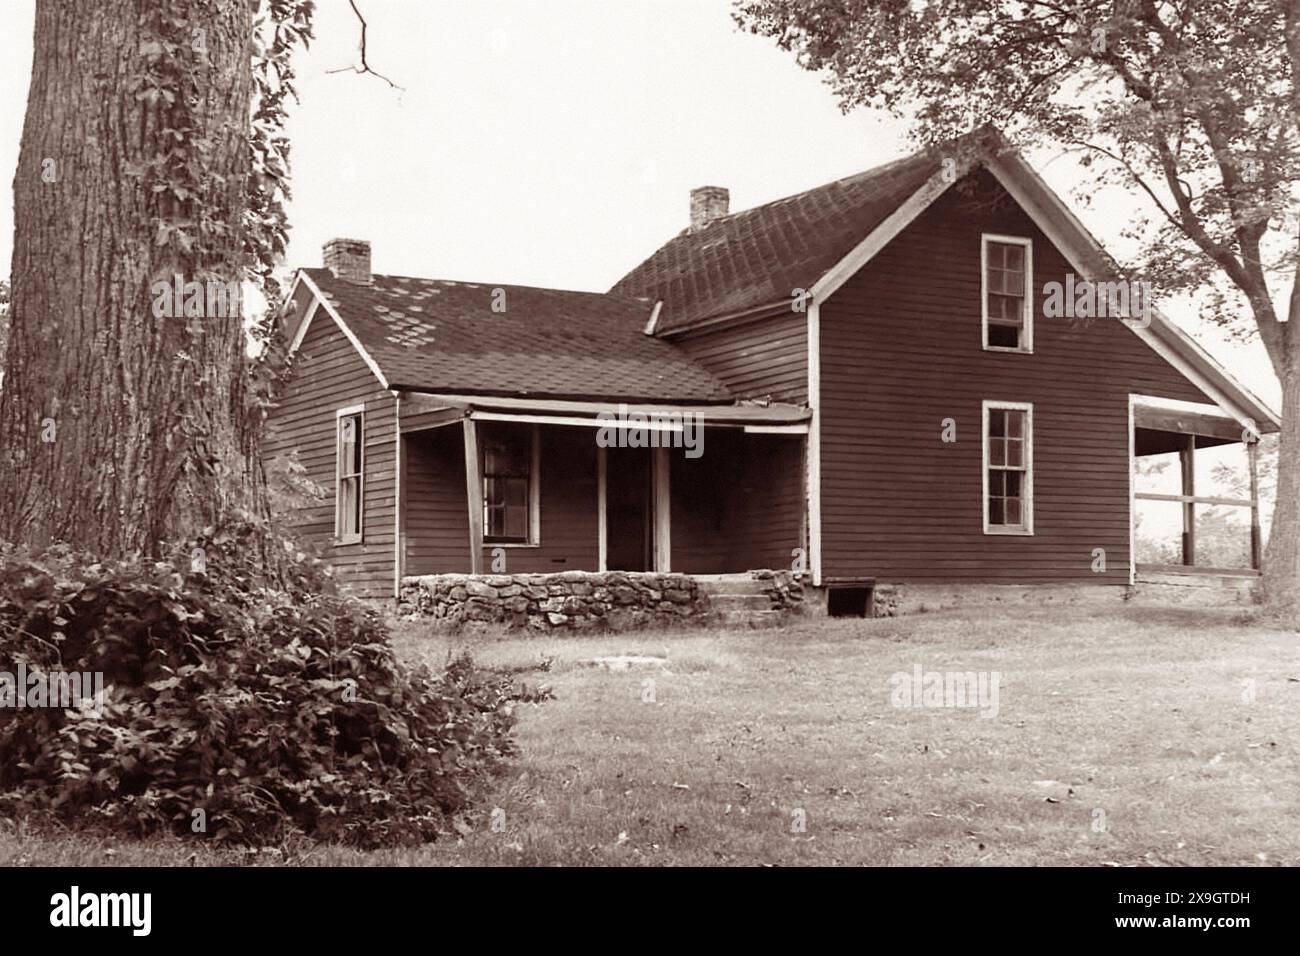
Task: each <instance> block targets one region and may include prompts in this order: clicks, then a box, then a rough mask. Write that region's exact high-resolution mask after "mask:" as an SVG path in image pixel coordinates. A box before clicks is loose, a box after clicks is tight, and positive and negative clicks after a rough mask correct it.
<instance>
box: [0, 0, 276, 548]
mask: <svg viewBox="0 0 1300 956" xmlns="http://www.w3.org/2000/svg"><path fill="white" fill-rule="evenodd" d="M251 14H252V5H251V4H250V3H249V2H247V0H187V2H180V0H39V2H38V3H37V6H36V25H35V53H34V57H33V64H32V79H31V88H30V91H29V94H28V101H27V114H26V121H25V124H24V127H23V136H22V145H21V149H20V154H19V163H18V170H17V174H16V176H15V179H14V213H15V235H14V253H13V265H12V272H11V280H12V312H11V329H10V341H9V348H8V354H7V356H6V360H5V375H4V379H3V387H2V389H0V539H8V540H11V541H19V542H23V543H27V544H30V545H33V546H36V547H41V546H44V545H47V544H50V543H52V542H66V543H68V544H71V545H73V546H75V547H79V548H84V549H87V550H90V551H92V552H93V553H95V554H98V555H102V556H120V555H124V554H130V553H136V552H143V553H146V554H148V553H157V552H158V551H159V550H160V548H161V547H162V546H163V544H164V543H166V542H169V541H177V540H181V539H183V538H185V537H187V536H189V535H190V534H192V533H194V532H195V531H196V530H199V529H202V528H204V527H207V526H210V525H214V524H217V523H219V522H221V521H222V520H224V519H225V518H227V517H229V516H230V515H231V514H232V513H234V512H235V511H237V510H240V509H242V508H245V507H247V506H248V505H249V504H250V503H251V502H252V501H253V500H255V497H256V490H255V489H256V488H257V486H258V480H257V476H258V475H260V471H261V469H260V466H259V464H258V459H257V449H256V436H255V430H254V429H253V427H252V424H251V420H250V418H249V417H248V415H247V414H246V413H245V405H246V400H245V399H246V396H245V390H246V388H247V379H246V375H245V372H246V359H245V336H244V331H243V321H242V319H241V317H240V316H239V315H238V314H237V311H238V310H235V311H236V314H234V315H224V316H223V315H215V314H211V312H209V313H208V314H205V315H203V316H202V317H199V318H195V317H190V318H185V317H183V316H182V317H169V316H163V317H156V316H155V310H154V305H155V298H156V297H155V295H154V294H153V292H152V291H151V286H152V285H153V283H154V282H155V281H158V280H166V281H172V278H173V276H175V275H180V276H182V280H183V281H197V282H201V283H202V282H204V281H206V280H209V279H211V280H214V281H226V282H238V281H239V280H240V278H241V277H242V266H241V265H240V262H241V255H242V251H241V248H242V243H243V240H242V236H243V218H244V211H245V207H246V189H247V181H246V177H247V176H248V175H249V172H248V171H249V161H248V134H249V123H250V113H249V107H250V93H251V89H252V74H251V59H250V52H249V43H250V38H251V34H252V25H251ZM160 36H161V37H162V38H163V39H164V40H165V41H167V44H166V45H165V46H164V47H159V46H158V43H157V41H158V40H159V37H160ZM173 41H174V42H175V43H177V44H179V46H178V47H176V49H179V50H180V53H179V54H178V56H179V57H180V61H181V62H182V63H183V65H184V66H185V72H184V73H183V74H182V75H181V76H179V78H176V81H175V85H174V87H173V88H172V89H171V93H172V98H171V99H170V100H169V98H168V96H167V94H166V93H165V92H163V91H165V90H167V89H168V83H170V82H171V81H170V80H169V79H168V78H167V77H166V76H164V77H163V79H162V81H161V90H157V91H156V93H155V94H153V95H151V94H149V86H148V83H144V85H142V76H145V77H147V76H148V74H149V73H150V70H154V71H155V73H154V80H155V84H154V85H155V87H157V86H158V83H157V73H156V69H157V67H156V64H157V59H156V57H154V58H153V59H151V54H155V53H156V51H157V50H159V49H164V48H165V49H173V47H172V46H170V44H171V43H172V42H173ZM186 44H189V46H187V45H186ZM191 47H193V50H192V49H191ZM158 94H161V95H158ZM158 164H162V166H159V165H158ZM162 167H167V168H168V169H169V170H170V171H169V172H167V173H166V177H163V178H167V177H170V178H172V179H173V180H177V179H178V178H179V181H182V182H183V181H184V180H185V178H186V172H185V171H186V170H189V172H190V173H191V174H192V182H191V183H190V184H189V187H188V188H185V187H184V186H182V187H181V188H180V190H179V191H175V190H170V189H168V188H164V187H161V186H157V185H156V183H157V182H158V180H159V176H157V175H154V176H153V178H152V179H150V178H146V177H147V176H148V175H149V174H147V173H146V174H142V170H150V169H152V170H154V171H155V173H156V172H157V170H158V169H160V168H162ZM168 229H174V232H173V233H172V235H173V236H174V235H175V234H176V233H181V234H185V236H186V237H187V238H188V242H181V243H180V244H179V245H178V244H177V242H175V241H163V239H162V238H161V237H164V236H166V235H167V234H168V232H167V230H168ZM178 250H179V251H178Z"/></svg>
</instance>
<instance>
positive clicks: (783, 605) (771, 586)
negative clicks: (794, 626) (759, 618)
mask: <svg viewBox="0 0 1300 956" xmlns="http://www.w3.org/2000/svg"><path fill="white" fill-rule="evenodd" d="M749 576H750V577H751V578H753V579H754V580H755V581H757V582H758V583H759V586H760V587H761V588H762V589H763V593H764V594H766V595H767V599H768V600H769V601H771V602H772V610H773V611H794V612H796V613H802V612H803V610H804V591H803V585H802V584H801V583H800V582H799V580H798V578H796V577H795V576H794V575H793V574H792V573H790V572H789V571H750V572H749Z"/></svg>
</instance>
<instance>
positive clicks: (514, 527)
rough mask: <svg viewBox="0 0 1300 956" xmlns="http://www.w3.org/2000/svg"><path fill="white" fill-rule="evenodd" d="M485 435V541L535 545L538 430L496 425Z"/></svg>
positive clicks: (487, 430) (523, 426) (484, 433)
mask: <svg viewBox="0 0 1300 956" xmlns="http://www.w3.org/2000/svg"><path fill="white" fill-rule="evenodd" d="M482 435H483V437H482V458H483V542H484V543H485V544H536V543H537V538H536V533H537V527H536V524H537V516H536V510H537V509H536V505H537V467H536V466H537V429H536V428H535V427H533V426H530V425H496V426H493V427H491V428H485V429H484V430H483V433H482Z"/></svg>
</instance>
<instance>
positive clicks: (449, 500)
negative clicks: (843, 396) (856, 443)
mask: <svg viewBox="0 0 1300 956" xmlns="http://www.w3.org/2000/svg"><path fill="white" fill-rule="evenodd" d="M397 418H398V424H399V432H400V440H399V443H398V444H399V451H398V454H399V457H400V460H399V462H398V469H397V473H398V476H399V480H398V482H397V489H396V497H397V500H396V507H395V512H396V515H397V519H396V520H397V528H396V533H397V540H398V547H397V549H396V559H395V560H396V563H397V567H396V568H395V569H394V570H395V577H396V580H397V581H399V582H400V581H402V580H404V579H407V578H410V577H415V576H421V575H441V574H545V573H554V572H563V571H584V572H606V571H626V572H653V573H659V574H667V573H670V572H676V573H681V574H721V573H728V572H743V571H748V570H751V569H761V568H777V569H782V568H790V567H791V566H792V565H796V566H797V563H798V561H799V560H800V556H801V555H802V554H804V553H806V551H800V550H799V549H806V540H807V530H806V520H805V514H806V509H805V498H806V493H807V491H806V484H805V473H806V468H805V454H806V435H807V430H808V425H807V421H808V411H807V410H806V409H804V408H802V407H798V406H792V405H780V404H768V405H758V404H747V405H694V406H665V405H656V406H649V405H628V404H618V403H600V402H579V401H562V400H541V399H532V400H530V399H521V398H496V397H486V396H459V395H458V396H437V395H422V394H404V395H402V396H401V397H400V398H399V401H398V408H397Z"/></svg>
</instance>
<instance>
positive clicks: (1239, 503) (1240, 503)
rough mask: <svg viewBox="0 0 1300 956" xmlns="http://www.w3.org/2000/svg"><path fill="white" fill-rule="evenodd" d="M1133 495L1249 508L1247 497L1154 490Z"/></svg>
mask: <svg viewBox="0 0 1300 956" xmlns="http://www.w3.org/2000/svg"><path fill="white" fill-rule="evenodd" d="M1135 497H1137V498H1140V499H1142V500H1143V501H1179V502H1182V503H1183V504H1195V505H1217V506H1219V507H1221V508H1249V507H1250V499H1248V498H1214V497H1209V496H1207V495H1188V494H1182V495H1158V494H1156V493H1154V492H1149V491H1139V492H1138V493H1137V494H1136V495H1135Z"/></svg>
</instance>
